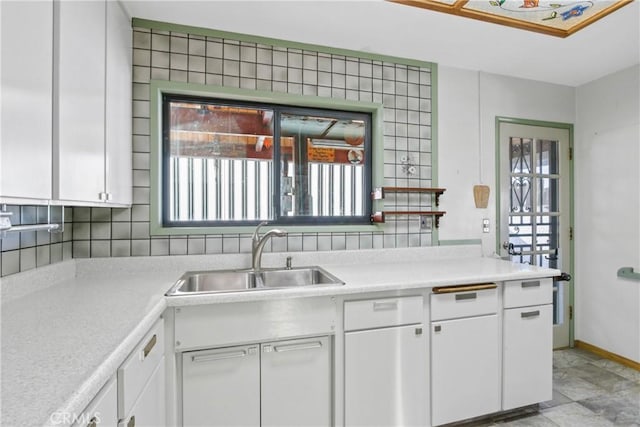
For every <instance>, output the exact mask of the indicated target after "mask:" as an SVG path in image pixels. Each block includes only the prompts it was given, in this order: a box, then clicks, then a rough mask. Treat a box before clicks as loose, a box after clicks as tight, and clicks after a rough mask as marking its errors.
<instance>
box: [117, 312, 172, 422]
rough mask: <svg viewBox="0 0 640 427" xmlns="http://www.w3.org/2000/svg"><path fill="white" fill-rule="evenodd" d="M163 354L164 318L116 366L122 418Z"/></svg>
mask: <svg viewBox="0 0 640 427" xmlns="http://www.w3.org/2000/svg"><path fill="white" fill-rule="evenodd" d="M163 356H164V320H163V319H160V320H158V321H157V322H156V323H155V325H153V327H152V328H151V329H150V330H149V332H148V333H147V335H145V337H144V338H143V339H142V340H141V341H140V343H138V345H137V346H136V348H135V349H134V350H133V351H132V352H131V354H130V355H129V357H127V359H126V360H125V361H124V362H123V363H122V365H120V367H119V368H118V417H119V418H120V419H122V418H124V417H125V416H126V415H127V414H128V413H129V412H130V411H131V408H132V407H133V404H134V403H135V402H136V400H137V399H138V395H139V394H140V392H141V391H142V389H143V388H144V386H145V384H146V383H147V380H148V379H149V377H151V374H153V372H154V370H155V367H156V366H157V365H158V363H160V361H161V360H162V357H163Z"/></svg>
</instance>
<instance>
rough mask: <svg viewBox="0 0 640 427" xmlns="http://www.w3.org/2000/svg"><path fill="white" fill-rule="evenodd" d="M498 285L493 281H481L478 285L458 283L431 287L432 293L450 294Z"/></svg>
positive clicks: (481, 289)
mask: <svg viewBox="0 0 640 427" xmlns="http://www.w3.org/2000/svg"><path fill="white" fill-rule="evenodd" d="M497 287H498V285H496V284H495V283H481V284H479V285H458V286H436V287H435V288H433V289H431V292H433V293H434V294H451V293H454V292H468V291H484V290H487V289H495V288H497Z"/></svg>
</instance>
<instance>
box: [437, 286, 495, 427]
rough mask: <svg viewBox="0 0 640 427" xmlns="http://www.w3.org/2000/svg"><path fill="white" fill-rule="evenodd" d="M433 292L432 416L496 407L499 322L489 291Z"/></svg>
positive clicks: (453, 416)
mask: <svg viewBox="0 0 640 427" xmlns="http://www.w3.org/2000/svg"><path fill="white" fill-rule="evenodd" d="M464 289H465V287H464V286H461V287H459V290H458V291H454V292H451V293H440V294H432V295H431V399H432V400H431V402H432V404H431V419H432V424H433V425H441V424H446V423H450V422H454V421H459V420H463V419H467V418H473V417H477V416H480V415H485V414H488V413H492V412H497V411H499V410H500V403H501V401H500V342H499V336H500V325H499V322H498V317H497V308H498V299H497V292H496V289H495V286H494V288H493V289H484V290H473V291H464Z"/></svg>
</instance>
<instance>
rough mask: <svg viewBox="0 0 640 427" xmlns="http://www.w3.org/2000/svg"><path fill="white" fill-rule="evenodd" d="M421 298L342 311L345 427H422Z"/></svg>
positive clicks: (350, 305) (352, 305)
mask: <svg viewBox="0 0 640 427" xmlns="http://www.w3.org/2000/svg"><path fill="white" fill-rule="evenodd" d="M423 301H424V300H423V298H422V296H407V297H385V298H377V299H366V300H359V301H347V302H345V305H344V327H345V331H346V333H345V334H344V375H345V377H344V393H345V395H344V411H345V414H344V420H345V421H344V424H345V426H347V427H349V426H422V425H425V424H426V420H427V417H426V415H427V412H426V405H425V401H426V387H427V381H428V378H427V373H426V367H427V366H426V365H427V363H426V342H425V335H424V333H423V318H424V305H423Z"/></svg>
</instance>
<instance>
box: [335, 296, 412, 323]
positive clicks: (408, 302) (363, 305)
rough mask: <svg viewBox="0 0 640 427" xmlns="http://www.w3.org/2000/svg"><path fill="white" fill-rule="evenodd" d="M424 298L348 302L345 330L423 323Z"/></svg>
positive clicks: (345, 309)
mask: <svg viewBox="0 0 640 427" xmlns="http://www.w3.org/2000/svg"><path fill="white" fill-rule="evenodd" d="M422 313H423V307H422V297H421V296H413V297H397V298H380V299H368V300H362V301H347V302H345V303H344V330H345V331H353V330H357V329H370V328H379V327H383V326H395V325H408V324H412V323H422Z"/></svg>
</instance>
